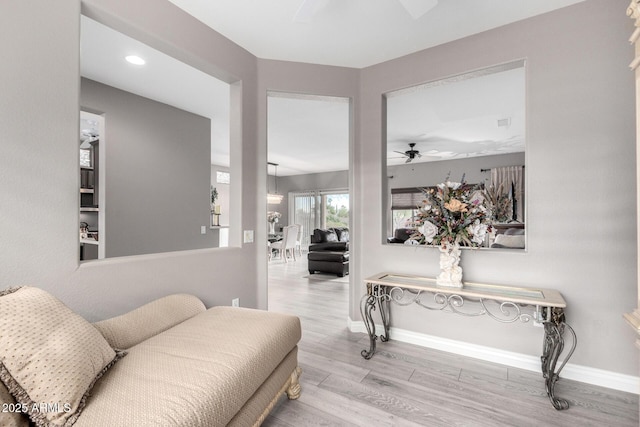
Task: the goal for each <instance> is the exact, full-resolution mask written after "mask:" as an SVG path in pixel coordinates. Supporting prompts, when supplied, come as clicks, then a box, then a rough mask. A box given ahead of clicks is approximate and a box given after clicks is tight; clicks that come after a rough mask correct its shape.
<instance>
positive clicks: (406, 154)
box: [394, 151, 407, 156]
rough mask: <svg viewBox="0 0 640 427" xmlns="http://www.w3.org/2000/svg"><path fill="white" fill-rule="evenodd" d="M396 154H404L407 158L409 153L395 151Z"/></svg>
mask: <svg viewBox="0 0 640 427" xmlns="http://www.w3.org/2000/svg"><path fill="white" fill-rule="evenodd" d="M394 153H398V154H402V155H403V156H407V153H405V152H404V151H394Z"/></svg>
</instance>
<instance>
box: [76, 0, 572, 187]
mask: <svg viewBox="0 0 640 427" xmlns="http://www.w3.org/2000/svg"><path fill="white" fill-rule="evenodd" d="M169 1H171V2H172V3H174V4H175V5H177V6H178V7H180V8H182V9H184V10H185V11H187V12H188V13H190V14H191V15H193V16H194V17H196V18H197V19H199V20H200V21H202V22H204V23H205V24H207V25H209V26H210V27H212V28H213V29H214V30H216V31H218V32H219V33H221V34H223V35H225V36H226V37H227V38H229V39H231V40H232V41H234V42H235V43H237V44H239V45H240V46H242V47H244V48H245V49H247V50H248V51H249V52H251V53H252V54H254V55H256V56H257V57H259V58H266V59H277V60H285V61H299V62H309V63H317V64H329V65H339V66H348V67H356V68H361V67H366V66H369V65H373V64H376V63H379V62H382V61H386V60H389V59H393V58H397V57H400V56H403V55H406V54H409V53H412V52H416V51H419V50H422V49H425V48H428V47H431V46H435V45H438V44H442V43H446V42H449V41H452V40H455V39H459V38H462V37H465V36H468V35H472V34H475V33H478V32H481V31H485V30H488V29H491V28H495V27H498V26H501V25H505V24H508V23H511V22H514V21H517V20H521V19H525V18H527V17H530V16H534V15H537V14H540V13H544V12H548V11H551V10H554V9H558V8H561V7H565V6H568V5H570V4H574V3H579V2H580V1H584V0H483V1H478V0H439V1H436V0H278V1H277V2H274V1H268V0H261V1H257V0H216V1H205V0H169ZM421 14H422V15H421ZM131 53H136V54H138V55H139V56H142V57H143V58H145V59H147V64H146V65H144V66H132V65H131V64H128V63H126V62H124V60H123V58H124V56H126V55H129V54H131ZM81 72H82V75H83V76H85V77H88V78H91V79H94V80H97V81H100V82H103V83H105V84H108V85H111V86H114V87H118V88H120V89H123V90H127V91H129V92H133V93H136V94H139V95H142V96H145V97H148V98H151V99H155V100H158V101H160V102H164V103H167V104H170V105H174V106H176V107H178V108H181V109H184V110H187V111H191V112H194V113H196V114H200V115H202V116H205V117H210V118H211V119H212V163H214V164H219V165H228V164H229V86H228V85H227V84H226V83H223V82H221V81H219V80H217V79H215V78H213V77H211V76H209V75H207V74H205V73H202V72H200V71H198V70H196V69H194V68H192V67H190V66H187V65H185V64H183V63H181V62H179V61H176V60H174V59H172V58H170V57H168V56H166V55H164V54H163V53H161V52H158V51H155V50H153V49H151V48H150V47H148V46H146V45H144V44H142V43H139V42H137V41H135V40H132V39H130V38H128V37H126V36H124V35H122V34H120V33H117V32H115V31H113V30H111V29H109V28H107V27H104V26H103V25H101V24H98V23H96V22H94V21H91V20H90V19H87V18H85V17H83V19H82V43H81ZM212 99H213V100H214V101H213V102H212ZM323 101H324V102H321V101H318V99H304V98H299V97H297V98H294V99H288V98H282V97H279V98H270V101H269V161H272V162H275V163H279V164H280V166H279V168H278V175H295V174H301V173H314V172H319V171H332V170H337V169H336V168H337V165H341V166H340V168H341V169H346V168H347V167H348V142H347V141H348V136H347V137H346V139H345V132H347V135H348V129H347V130H346V131H345V124H347V126H348V110H347V113H344V112H341V113H339V111H341V109H344V108H347V107H348V104H346V103H344V102H333V101H335V100H328V99H324V100H323ZM334 104H335V105H334ZM399 108H401V107H400V106H399V107H398V110H397V111H398V112H399V115H400V116H402V114H403V113H402V112H401V110H400V109H399ZM338 116H339V117H343V116H344V119H342V118H341V119H336V117H338ZM407 116H409V115H407ZM279 117H280V118H281V119H278V118H279ZM467 119H469V118H467ZM469 121H471V120H467V122H469ZM399 123H400V122H399ZM402 123H403V124H402V126H403V127H404V128H403V129H398V130H397V135H396V136H394V132H396V130H394V129H393V125H392V126H391V127H390V128H389V129H388V131H389V138H390V140H394V141H395V142H396V143H398V141H400V142H399V145H391V146H390V147H391V150H390V151H394V150H396V149H397V150H398V151H405V150H406V149H408V145H407V146H406V148H402V147H403V144H406V143H407V141H408V140H409V139H411V140H412V141H413V139H416V138H418V139H419V138H426V136H424V135H427V134H429V132H432V133H433V130H431V131H429V130H421V129H413V128H411V125H410V124H409V123H408V122H407V121H406V120H405V121H404V122H402ZM462 124H463V123H462V122H461V121H460V120H458V121H457V124H456V126H462ZM460 134H461V130H460V129H459V128H458V129H457V130H456V132H455V133H454V134H452V135H449V136H447V135H446V134H443V133H442V132H440V133H438V134H437V135H436V136H437V137H438V138H439V140H440V142H441V143H440V147H443V143H444V142H446V141H447V139H451V140H453V141H454V142H455V141H458V142H459V140H460V138H461V137H460ZM420 135H423V136H421V137H420ZM432 136H433V135H432ZM476 139H479V140H481V141H482V140H484V139H485V138H484V137H482V138H477V137H476ZM396 140H397V141H396ZM416 142H418V144H420V141H416ZM396 146H397V147H398V148H395V147H396ZM416 148H417V149H420V145H417V146H416ZM443 149H444V148H443ZM420 150H421V151H423V152H426V151H428V150H426V149H420ZM466 150H467V152H470V151H474V152H478V151H479V150H478V149H473V150H471V149H469V148H468V146H466ZM310 159H313V161H310ZM391 162H393V161H391Z"/></svg>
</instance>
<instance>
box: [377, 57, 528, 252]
mask: <svg viewBox="0 0 640 427" xmlns="http://www.w3.org/2000/svg"><path fill="white" fill-rule="evenodd" d="M386 105H387V135H386V137H387V138H386V139H387V177H388V186H387V189H388V191H387V200H388V206H387V213H388V215H387V236H386V240H387V242H388V243H392V244H410V243H412V242H411V241H410V236H411V235H414V237H415V233H416V224H415V223H414V220H415V219H416V214H417V210H418V207H419V206H420V205H421V204H422V202H423V200H424V199H425V197H424V193H423V191H424V189H428V188H430V187H434V186H436V185H438V184H440V183H443V182H444V181H445V180H447V179H448V180H450V181H453V182H461V181H464V182H466V183H467V184H469V185H471V186H475V185H477V186H478V188H481V189H482V190H483V193H484V194H483V195H484V203H485V205H486V206H487V208H488V214H487V220H488V221H489V222H490V223H491V232H490V233H487V235H486V238H485V239H484V241H483V243H482V244H481V246H483V247H487V248H510V249H524V248H525V242H526V228H525V213H526V198H525V145H526V144H525V68H524V61H523V60H522V61H515V62H512V63H508V64H502V65H499V66H494V67H490V68H486V69H482V70H476V71H474V72H470V73H465V74H462V75H457V76H453V77H449V78H446V79H442V80H438V81H433V82H429V83H425V84H422V85H418V86H414V87H410V88H406V89H402V90H398V91H394V92H391V93H388V94H386Z"/></svg>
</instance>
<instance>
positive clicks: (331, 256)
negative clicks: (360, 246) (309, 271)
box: [307, 251, 349, 262]
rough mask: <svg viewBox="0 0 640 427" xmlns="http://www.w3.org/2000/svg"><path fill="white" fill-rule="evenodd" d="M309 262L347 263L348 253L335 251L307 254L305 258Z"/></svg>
mask: <svg viewBox="0 0 640 427" xmlns="http://www.w3.org/2000/svg"><path fill="white" fill-rule="evenodd" d="M307 258H308V259H309V261H329V262H347V261H349V252H336V251H319V252H309V255H308V256H307Z"/></svg>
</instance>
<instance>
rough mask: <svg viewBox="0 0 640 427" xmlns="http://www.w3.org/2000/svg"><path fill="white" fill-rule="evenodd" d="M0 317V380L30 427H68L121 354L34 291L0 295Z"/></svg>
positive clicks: (73, 315) (65, 309) (48, 297)
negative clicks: (90, 392)
mask: <svg viewBox="0 0 640 427" xmlns="http://www.w3.org/2000/svg"><path fill="white" fill-rule="evenodd" d="M0 313H2V316H0V380H2V382H3V383H4V384H5V385H6V387H7V389H8V390H9V393H11V395H13V397H14V398H15V400H16V402H17V403H18V404H19V405H20V406H21V408H23V410H25V411H26V413H27V414H28V415H29V417H30V418H31V420H32V421H33V422H34V423H35V425H36V426H39V427H45V426H46V427H50V426H64V427H68V426H71V425H72V424H73V423H74V422H75V421H76V420H77V418H78V417H79V416H80V412H81V411H82V409H83V408H84V405H85V400H86V398H87V396H88V394H89V390H90V389H91V387H93V384H94V383H95V382H96V381H97V379H98V378H100V377H101V376H102V375H103V374H104V373H105V372H106V370H107V369H108V368H109V367H110V366H111V365H113V363H115V362H116V361H117V360H118V359H119V358H120V357H122V356H124V353H120V352H118V353H116V352H115V351H114V350H113V349H112V348H111V347H109V344H108V343H107V341H106V340H105V339H104V337H103V336H102V335H101V334H100V332H98V330H97V329H96V328H94V327H93V325H91V324H90V323H89V322H87V321H86V320H85V319H83V318H82V317H81V316H79V315H77V314H76V313H74V312H72V311H71V310H70V309H69V308H68V307H67V306H65V305H64V304H63V303H62V302H60V301H59V300H58V299H56V298H54V297H53V296H52V295H50V294H48V293H47V292H45V291H43V290H41V289H38V288H32V287H22V288H13V289H9V290H6V291H0Z"/></svg>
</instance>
